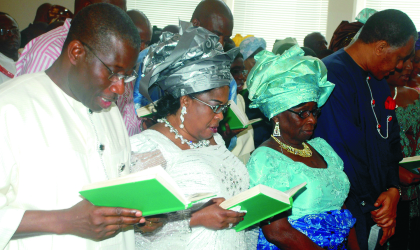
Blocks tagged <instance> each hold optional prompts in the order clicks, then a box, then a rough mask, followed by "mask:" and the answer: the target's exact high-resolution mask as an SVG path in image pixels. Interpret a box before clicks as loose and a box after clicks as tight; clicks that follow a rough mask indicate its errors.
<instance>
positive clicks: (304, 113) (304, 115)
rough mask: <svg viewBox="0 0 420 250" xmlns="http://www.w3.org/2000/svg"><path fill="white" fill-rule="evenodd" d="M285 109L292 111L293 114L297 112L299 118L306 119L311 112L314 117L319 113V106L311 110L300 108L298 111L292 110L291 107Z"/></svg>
mask: <svg viewBox="0 0 420 250" xmlns="http://www.w3.org/2000/svg"><path fill="white" fill-rule="evenodd" d="M287 111H289V112H292V113H294V114H297V115H298V116H299V117H300V118H302V119H306V118H308V117H309V116H310V115H311V114H312V115H313V116H314V117H318V116H319V114H320V113H321V108H317V109H314V110H312V111H309V110H302V111H300V112H296V111H293V110H291V109H288V110H287Z"/></svg>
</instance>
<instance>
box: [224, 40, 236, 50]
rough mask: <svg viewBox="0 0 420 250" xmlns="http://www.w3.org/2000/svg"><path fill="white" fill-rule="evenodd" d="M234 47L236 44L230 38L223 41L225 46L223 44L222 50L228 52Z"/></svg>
mask: <svg viewBox="0 0 420 250" xmlns="http://www.w3.org/2000/svg"><path fill="white" fill-rule="evenodd" d="M234 48H236V44H235V42H234V41H233V40H232V39H231V38H229V39H228V40H227V41H225V46H223V51H224V52H228V51H229V50H231V49H234Z"/></svg>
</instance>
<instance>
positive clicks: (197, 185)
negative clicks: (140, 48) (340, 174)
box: [131, 27, 256, 249]
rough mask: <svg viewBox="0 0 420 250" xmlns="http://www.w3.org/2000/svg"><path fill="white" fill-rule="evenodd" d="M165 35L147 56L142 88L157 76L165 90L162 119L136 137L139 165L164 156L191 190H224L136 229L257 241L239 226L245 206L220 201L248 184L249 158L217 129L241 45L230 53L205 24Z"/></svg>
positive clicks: (161, 239) (155, 236) (176, 242)
mask: <svg viewBox="0 0 420 250" xmlns="http://www.w3.org/2000/svg"><path fill="white" fill-rule="evenodd" d="M181 33H182V32H181ZM161 39H162V40H161V42H160V43H159V44H157V45H156V46H154V47H151V48H150V52H149V54H148V56H147V57H146V59H145V70H144V72H143V73H144V76H143V78H142V81H141V82H140V85H141V87H140V91H143V90H142V87H143V89H147V88H148V87H151V86H152V85H155V84H156V85H158V86H159V87H160V88H161V89H162V90H164V91H165V93H166V94H165V96H164V97H163V98H162V99H160V100H159V101H158V103H157V104H156V110H157V117H158V118H159V119H158V123H157V124H155V125H154V126H152V127H151V128H150V129H148V130H146V131H144V132H142V133H141V134H138V135H135V136H133V137H131V144H132V153H133V159H134V162H133V165H132V171H133V172H134V171H138V170H141V169H144V168H147V167H151V166H154V165H157V164H161V165H162V166H163V167H164V168H165V170H166V171H167V172H168V173H169V174H170V175H171V177H172V178H173V179H174V180H175V181H176V183H177V184H178V185H179V186H180V188H181V189H182V190H183V192H184V194H185V195H186V196H188V195H191V194H195V193H201V192H211V193H214V194H216V197H218V198H213V199H208V200H205V201H204V202H203V203H200V204H197V205H196V206H195V207H193V208H192V209H191V210H186V211H180V212H176V213H170V214H168V215H167V223H165V224H164V225H163V227H161V228H159V229H157V230H155V231H154V232H151V233H141V232H139V233H137V234H136V246H137V248H138V249H246V248H247V243H249V244H251V245H252V243H250V242H251V239H253V240H255V243H256V237H245V232H244V231H241V232H236V231H235V230H234V228H232V227H233V226H234V225H235V224H236V223H238V222H240V221H241V220H242V219H243V216H244V215H245V214H244V213H239V212H234V211H229V210H224V209H222V208H221V207H220V206H219V204H220V203H221V202H222V201H223V200H224V198H230V197H232V196H234V195H236V194H239V193H240V192H242V191H244V190H246V189H248V186H249V177H248V172H247V170H246V168H245V166H244V165H243V163H242V162H241V161H239V159H238V158H236V157H235V156H234V155H233V154H232V153H231V152H230V151H229V150H228V149H227V148H226V147H225V143H224V141H223V139H222V137H221V136H220V135H219V134H218V133H217V127H218V124H219V122H220V120H222V119H223V111H225V110H226V109H227V105H226V103H227V102H228V97H229V83H230V81H231V77H232V76H231V75H230V72H229V69H230V63H231V61H232V59H233V58H234V55H232V54H235V53H237V51H232V52H231V53H232V54H225V53H223V50H222V47H221V44H220V43H218V40H219V38H218V37H217V36H216V35H214V34H212V33H210V32H209V31H207V30H205V29H203V28H198V27H190V28H188V29H186V30H185V31H184V32H183V35H178V34H176V35H173V34H168V33H166V34H164V35H163V36H162V38H161ZM179 40H181V41H182V43H181V42H180V43H178V41H179ZM187 45H189V46H187ZM142 94H143V95H145V96H147V94H148V93H147V92H145V91H143V93H142ZM204 204H205V206H203V205H204ZM246 238H248V239H247V240H246ZM247 241H248V242H247ZM254 249H255V245H254Z"/></svg>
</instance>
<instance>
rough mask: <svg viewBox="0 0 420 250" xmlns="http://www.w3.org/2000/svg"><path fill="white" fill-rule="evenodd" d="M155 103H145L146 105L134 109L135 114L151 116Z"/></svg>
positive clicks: (154, 110)
mask: <svg viewBox="0 0 420 250" xmlns="http://www.w3.org/2000/svg"><path fill="white" fill-rule="evenodd" d="M155 105H156V102H152V103H149V104H147V105H146V106H143V107H140V108H138V109H136V114H137V116H138V117H143V118H146V117H152V116H153V113H155V112H156V109H155Z"/></svg>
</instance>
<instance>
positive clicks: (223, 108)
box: [190, 96, 230, 114]
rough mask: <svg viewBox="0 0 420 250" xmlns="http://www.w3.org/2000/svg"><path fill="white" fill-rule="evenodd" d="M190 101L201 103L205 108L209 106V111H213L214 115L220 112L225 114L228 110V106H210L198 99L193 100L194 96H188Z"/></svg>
mask: <svg viewBox="0 0 420 250" xmlns="http://www.w3.org/2000/svg"><path fill="white" fill-rule="evenodd" d="M190 97H191V98H192V99H194V100H197V101H199V102H201V103H202V104H205V105H207V106H209V107H210V108H211V110H213V112H214V113H216V114H219V113H220V112H223V113H226V111H227V110H228V108H229V106H230V104H226V105H216V106H213V105H210V104H208V103H205V102H203V101H202V100H200V99H197V98H195V97H194V96H190Z"/></svg>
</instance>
